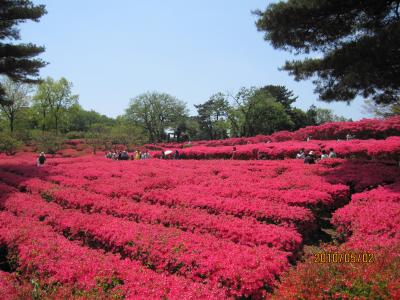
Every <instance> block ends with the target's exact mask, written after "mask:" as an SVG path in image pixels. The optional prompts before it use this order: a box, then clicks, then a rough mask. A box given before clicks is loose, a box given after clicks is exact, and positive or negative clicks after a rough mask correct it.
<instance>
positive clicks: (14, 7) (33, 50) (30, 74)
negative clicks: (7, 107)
mask: <svg viewBox="0 0 400 300" xmlns="http://www.w3.org/2000/svg"><path fill="white" fill-rule="evenodd" d="M45 13H46V10H45V6H44V5H34V4H33V3H32V2H31V1H28V0H3V1H0V20H1V21H0V74H2V75H7V76H8V77H9V78H11V79H12V80H14V81H20V82H25V83H36V82H38V79H37V78H36V77H37V76H38V75H39V69H40V68H42V67H43V66H45V65H46V63H45V62H44V61H43V60H41V59H38V58H36V59H35V58H34V57H35V56H37V55H39V54H40V53H42V52H43V51H44V47H39V46H36V45H34V44H15V43H14V42H13V41H15V40H19V39H20V34H19V29H18V28H17V25H18V24H20V23H23V22H26V21H28V20H31V21H35V22H38V21H39V19H40V18H41V17H42V16H43V15H44V14H45ZM4 95H5V91H4V88H3V86H2V85H0V103H3V104H10V102H8V101H7V99H4Z"/></svg>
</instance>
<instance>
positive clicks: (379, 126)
mask: <svg viewBox="0 0 400 300" xmlns="http://www.w3.org/2000/svg"><path fill="white" fill-rule="evenodd" d="M348 134H349V135H351V136H352V137H354V138H357V139H386V138H388V137H390V136H399V135H400V116H396V117H391V118H387V119H383V120H379V119H363V120H360V121H356V122H333V123H325V124H322V125H319V126H308V127H305V128H301V129H299V130H297V131H294V132H289V131H279V132H276V133H274V134H272V135H258V136H255V137H241V138H230V139H225V140H211V141H207V140H205V141H193V142H191V143H160V144H157V145H154V144H148V145H146V146H147V147H148V148H149V149H153V150H162V149H163V148H187V147H191V146H207V147H218V146H236V145H245V144H258V143H266V142H283V141H305V140H307V138H311V139H316V140H338V139H339V140H346V139H347V135H348Z"/></svg>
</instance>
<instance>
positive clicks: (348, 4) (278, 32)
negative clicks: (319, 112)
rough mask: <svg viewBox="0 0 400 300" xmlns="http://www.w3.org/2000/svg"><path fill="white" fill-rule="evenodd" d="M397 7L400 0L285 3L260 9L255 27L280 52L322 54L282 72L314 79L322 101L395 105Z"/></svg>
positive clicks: (399, 37) (399, 73)
mask: <svg viewBox="0 0 400 300" xmlns="http://www.w3.org/2000/svg"><path fill="white" fill-rule="evenodd" d="M399 7H400V2H399V1H398V0H391V1H361V2H360V1H343V0H335V1H328V0H323V1H316V0H288V1H281V2H278V3H273V4H271V5H269V6H268V8H267V9H266V10H265V11H256V14H257V15H258V17H259V19H258V21H257V28H258V30H260V31H264V32H265V39H266V40H267V41H269V42H271V44H272V45H273V46H274V47H275V48H277V49H283V50H288V51H293V52H295V53H296V54H309V53H312V52H314V53H312V54H318V56H317V57H316V55H310V56H309V57H306V58H304V59H303V60H295V61H291V62H286V64H285V66H284V67H283V69H284V70H287V71H289V73H290V74H292V75H294V76H295V79H296V80H304V79H308V78H312V77H315V76H316V77H317V78H316V79H315V80H314V83H315V84H316V92H318V93H319V94H320V99H321V100H324V101H347V102H349V101H351V100H353V99H354V98H355V97H356V96H357V95H361V96H363V97H369V96H371V97H372V98H373V99H374V101H375V102H377V103H391V102H394V101H396V99H397V98H398V96H399V93H400V81H399V80H400V69H399V68H398V66H399V64H400V61H399V58H400V55H399V49H400V44H399V43H400V9H399ZM319 56H321V57H319Z"/></svg>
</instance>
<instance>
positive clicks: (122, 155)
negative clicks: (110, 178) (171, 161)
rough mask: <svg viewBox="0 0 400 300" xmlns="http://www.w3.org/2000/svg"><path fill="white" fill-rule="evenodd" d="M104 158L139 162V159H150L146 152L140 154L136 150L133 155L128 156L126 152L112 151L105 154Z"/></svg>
mask: <svg viewBox="0 0 400 300" xmlns="http://www.w3.org/2000/svg"><path fill="white" fill-rule="evenodd" d="M106 158H109V159H113V160H140V159H149V158H151V156H150V153H149V151H148V150H145V151H144V152H141V151H140V150H136V151H135V152H134V153H133V154H131V155H129V153H128V151H126V150H124V151H119V150H117V151H114V152H111V151H109V152H107V154H106Z"/></svg>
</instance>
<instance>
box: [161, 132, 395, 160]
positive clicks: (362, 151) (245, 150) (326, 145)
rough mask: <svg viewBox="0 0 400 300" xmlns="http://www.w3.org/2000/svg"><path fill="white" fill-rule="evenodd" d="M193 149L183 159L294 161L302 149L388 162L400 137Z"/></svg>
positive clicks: (185, 150) (182, 150) (183, 153)
mask: <svg viewBox="0 0 400 300" xmlns="http://www.w3.org/2000/svg"><path fill="white" fill-rule="evenodd" d="M234 147H235V148H233V147H232V146H219V147H207V146H193V147H190V148H185V149H173V148H170V149H173V150H178V152H179V154H180V158H181V159H239V160H252V159H285V158H295V157H296V154H297V153H299V151H300V150H301V149H304V150H305V151H306V153H307V152H309V151H314V153H315V155H316V156H320V155H321V151H322V150H325V151H326V152H329V149H331V148H332V149H333V150H334V152H335V153H336V154H337V157H340V158H363V159H371V158H377V159H388V160H398V159H399V158H400V137H397V136H394V137H389V138H387V139H385V140H375V139H370V140H350V141H336V140H329V141H325V140H311V141H308V142H307V141H286V142H272V143H258V144H246V145H239V146H234ZM154 156H155V157H161V152H160V151H155V152H154Z"/></svg>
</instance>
